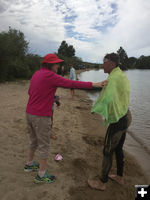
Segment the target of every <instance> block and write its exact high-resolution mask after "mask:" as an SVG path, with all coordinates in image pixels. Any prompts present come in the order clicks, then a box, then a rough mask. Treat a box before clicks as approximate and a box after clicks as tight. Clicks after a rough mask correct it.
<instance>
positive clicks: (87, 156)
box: [0, 81, 148, 200]
mask: <svg viewBox="0 0 150 200" xmlns="http://www.w3.org/2000/svg"><path fill="white" fill-rule="evenodd" d="M28 85H29V82H28V81H22V82H10V83H4V84H0V102H1V103H0V111H1V115H0V157H1V162H0V197H1V200H37V199H39V200H48V199H49V200H99V199H103V200H109V199H110V200H128V199H134V185H135V184H148V180H147V178H146V176H145V174H144V172H143V171H142V170H141V168H140V166H139V165H138V164H137V162H136V161H135V160H134V159H133V157H131V156H129V155H128V154H127V153H125V156H126V161H125V170H124V176H125V185H124V186H120V185H118V184H116V183H114V182H112V181H109V182H108V184H107V190H106V191H104V192H100V191H96V190H91V189H90V188H89V187H88V185H87V179H88V177H93V176H95V175H97V174H99V173H100V170H101V161H102V150H103V142H104V135H105V127H104V126H103V121H102V119H101V118H100V116H99V115H96V114H94V115H91V114H90V108H91V104H92V102H91V101H90V100H89V98H88V97H87V95H86V92H85V91H80V90H76V98H75V100H74V101H72V100H71V95H70V90H67V89H62V88H60V89H58V90H57V95H59V96H60V97H61V106H60V108H56V107H55V113H54V127H53V132H54V133H55V134H56V136H57V140H51V148H50V153H49V159H48V166H47V168H48V171H49V172H50V173H51V174H54V175H56V177H57V180H56V182H55V183H52V184H42V185H36V184H34V183H33V178H34V176H35V175H36V173H35V172H33V173H25V172H24V171H23V168H24V164H25V162H26V158H27V150H28V142H29V138H28V133H27V128H26V120H25V107H26V103H27V99H28V95H27V90H28ZM57 153H60V154H61V155H63V158H64V159H63V161H61V162H56V161H54V156H55V155H56V154H57ZM38 159H39V157H38V151H37V153H36V156H35V160H38ZM112 171H113V172H115V171H116V166H115V162H114V165H113V168H112Z"/></svg>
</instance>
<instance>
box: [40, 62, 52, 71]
mask: <svg viewBox="0 0 150 200" xmlns="http://www.w3.org/2000/svg"><path fill="white" fill-rule="evenodd" d="M53 65H54V63H42V67H45V68H47V69H49V70H51V69H52V66H53Z"/></svg>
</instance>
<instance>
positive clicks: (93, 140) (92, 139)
mask: <svg viewBox="0 0 150 200" xmlns="http://www.w3.org/2000/svg"><path fill="white" fill-rule="evenodd" d="M82 139H83V140H84V141H85V142H86V143H87V144H90V145H92V146H97V145H103V143H104V142H103V140H104V139H103V138H101V137H97V136H89V135H86V136H83V137H82Z"/></svg>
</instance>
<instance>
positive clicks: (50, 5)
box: [0, 0, 150, 62]
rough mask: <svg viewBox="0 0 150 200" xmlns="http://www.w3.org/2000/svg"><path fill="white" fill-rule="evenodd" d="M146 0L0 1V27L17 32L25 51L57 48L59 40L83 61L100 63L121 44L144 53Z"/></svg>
mask: <svg viewBox="0 0 150 200" xmlns="http://www.w3.org/2000/svg"><path fill="white" fill-rule="evenodd" d="M149 10H150V1H149V0H84V1H81V0H43V1H40V0H30V1H29V0H21V1H19V0H7V1H4V0H1V4H0V11H1V14H0V24H1V29H0V30H1V31H2V30H8V26H11V27H14V28H17V29H20V30H21V31H23V32H24V33H25V35H26V37H27V39H28V40H29V41H30V46H31V50H32V51H34V52H36V53H40V54H42V55H43V54H45V53H47V52H50V51H51V52H54V51H57V48H58V45H59V44H60V42H61V41H62V40H66V41H67V42H69V43H70V44H73V45H74V46H75V49H76V54H77V56H79V57H82V58H83V59H84V60H88V61H93V62H100V61H102V58H103V56H104V55H105V53H107V52H112V51H117V49H118V48H119V47H120V46H123V47H124V48H125V50H126V51H127V53H128V55H129V56H140V55H149V52H150V37H149V32H150V20H149V19H150V12H149Z"/></svg>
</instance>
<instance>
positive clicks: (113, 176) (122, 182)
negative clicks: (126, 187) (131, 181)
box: [108, 174, 124, 185]
mask: <svg viewBox="0 0 150 200" xmlns="http://www.w3.org/2000/svg"><path fill="white" fill-rule="evenodd" d="M108 177H109V178H110V179H111V180H112V181H115V182H116V183H118V184H119V185H123V184H124V180H123V178H121V177H118V176H117V175H115V174H111V175H109V176H108Z"/></svg>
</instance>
